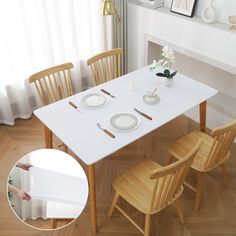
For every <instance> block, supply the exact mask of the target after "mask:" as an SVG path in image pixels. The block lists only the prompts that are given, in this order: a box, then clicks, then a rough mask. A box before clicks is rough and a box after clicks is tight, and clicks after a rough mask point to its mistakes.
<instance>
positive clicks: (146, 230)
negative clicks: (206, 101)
mask: <svg viewBox="0 0 236 236" xmlns="http://www.w3.org/2000/svg"><path fill="white" fill-rule="evenodd" d="M150 222H151V215H148V214H146V215H145V222H144V236H149V234H150Z"/></svg>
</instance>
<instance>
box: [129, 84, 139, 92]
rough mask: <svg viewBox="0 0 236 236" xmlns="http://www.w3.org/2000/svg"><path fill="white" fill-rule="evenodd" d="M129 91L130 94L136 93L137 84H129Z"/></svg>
mask: <svg viewBox="0 0 236 236" xmlns="http://www.w3.org/2000/svg"><path fill="white" fill-rule="evenodd" d="M129 89H130V91H131V92H136V91H137V84H136V83H135V82H131V83H130V86H129Z"/></svg>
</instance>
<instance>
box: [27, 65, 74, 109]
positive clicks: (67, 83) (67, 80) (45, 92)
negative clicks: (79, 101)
mask: <svg viewBox="0 0 236 236" xmlns="http://www.w3.org/2000/svg"><path fill="white" fill-rule="evenodd" d="M71 68H73V64H72V63H66V64H61V65H57V66H53V67H51V68H48V69H45V70H42V71H40V72H37V73H35V74H33V75H31V76H30V77H29V82H30V83H34V85H35V87H36V90H37V92H38V94H39V96H40V98H41V100H42V102H43V105H48V104H50V103H53V102H56V101H58V100H60V99H62V98H65V97H69V96H71V95H73V89H72V82H71V73H70V69H71Z"/></svg>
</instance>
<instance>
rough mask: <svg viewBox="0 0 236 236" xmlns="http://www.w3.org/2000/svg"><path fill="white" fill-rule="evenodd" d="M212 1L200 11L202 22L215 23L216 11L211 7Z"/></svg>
mask: <svg viewBox="0 0 236 236" xmlns="http://www.w3.org/2000/svg"><path fill="white" fill-rule="evenodd" d="M213 1H214V0H211V4H210V6H208V7H206V8H205V9H204V10H203V11H202V20H203V21H205V22H206V23H209V24H212V23H214V22H216V18H217V10H216V8H215V7H214V5H213Z"/></svg>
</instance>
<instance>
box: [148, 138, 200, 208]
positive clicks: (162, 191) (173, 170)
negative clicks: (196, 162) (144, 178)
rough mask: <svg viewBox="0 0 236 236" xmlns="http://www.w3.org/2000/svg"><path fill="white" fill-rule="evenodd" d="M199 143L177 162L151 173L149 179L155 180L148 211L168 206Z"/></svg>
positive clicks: (179, 186)
mask: <svg viewBox="0 0 236 236" xmlns="http://www.w3.org/2000/svg"><path fill="white" fill-rule="evenodd" d="M201 142H202V141H201V140H200V141H199V142H198V143H197V144H196V145H195V147H194V148H193V149H192V151H191V152H189V153H188V154H187V155H186V156H185V157H183V158H182V159H180V160H179V161H176V162H175V163H173V164H170V165H168V166H165V167H163V168H158V169H156V170H154V171H153V172H152V174H151V176H150V178H151V179H153V180H155V181H156V183H155V185H154V188H153V190H152V191H153V196H152V200H151V202H150V211H152V210H154V209H157V208H160V207H162V206H165V205H166V204H168V202H169V201H170V200H171V199H172V198H173V197H174V196H175V195H176V194H177V192H178V191H179V190H180V188H181V185H182V184H183V181H184V179H185V177H186V175H187V173H188V171H189V168H190V166H191V164H192V162H193V159H194V157H195V155H196V153H197V152H198V150H199V148H200V145H201Z"/></svg>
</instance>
